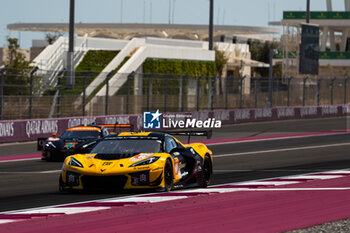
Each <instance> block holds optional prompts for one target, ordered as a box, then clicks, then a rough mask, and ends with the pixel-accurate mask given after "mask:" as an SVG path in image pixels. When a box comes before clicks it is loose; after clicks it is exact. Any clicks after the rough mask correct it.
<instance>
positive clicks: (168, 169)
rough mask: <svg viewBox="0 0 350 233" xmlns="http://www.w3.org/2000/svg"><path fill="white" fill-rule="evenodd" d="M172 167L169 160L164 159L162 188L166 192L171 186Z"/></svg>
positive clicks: (172, 180)
mask: <svg viewBox="0 0 350 233" xmlns="http://www.w3.org/2000/svg"><path fill="white" fill-rule="evenodd" d="M173 182H174V179H173V168H172V166H171V162H170V161H169V160H167V161H166V163H165V166H164V190H165V191H166V192H169V191H171V189H172V188H173Z"/></svg>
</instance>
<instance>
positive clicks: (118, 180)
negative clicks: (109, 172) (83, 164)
mask: <svg viewBox="0 0 350 233" xmlns="http://www.w3.org/2000/svg"><path fill="white" fill-rule="evenodd" d="M127 179H128V178H127V177H126V176H82V178H81V182H82V183H83V187H84V189H93V190H105V189H112V190H120V189H123V187H124V186H125V183H126V181H127Z"/></svg>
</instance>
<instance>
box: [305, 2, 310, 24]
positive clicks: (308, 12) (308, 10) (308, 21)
mask: <svg viewBox="0 0 350 233" xmlns="http://www.w3.org/2000/svg"><path fill="white" fill-rule="evenodd" d="M306 23H310V0H306Z"/></svg>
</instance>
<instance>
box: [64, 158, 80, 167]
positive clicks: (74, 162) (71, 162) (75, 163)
mask: <svg viewBox="0 0 350 233" xmlns="http://www.w3.org/2000/svg"><path fill="white" fill-rule="evenodd" d="M68 164H69V165H71V166H75V167H83V164H81V163H80V162H79V161H78V160H77V159H76V158H74V157H72V158H71V159H70V160H69V162H68Z"/></svg>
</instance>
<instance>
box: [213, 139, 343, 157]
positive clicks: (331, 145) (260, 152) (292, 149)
mask: <svg viewBox="0 0 350 233" xmlns="http://www.w3.org/2000/svg"><path fill="white" fill-rule="evenodd" d="M337 146H350V143H349V142H347V143H336V144H328V145H318V146H304V147H292V148H285V149H275V150H260V151H247V152H240V153H232V154H222V155H216V156H215V155H214V156H213V157H214V158H221V157H233V156H238V155H252V154H264V153H275V152H282V151H294V150H308V149H320V148H327V147H337Z"/></svg>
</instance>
